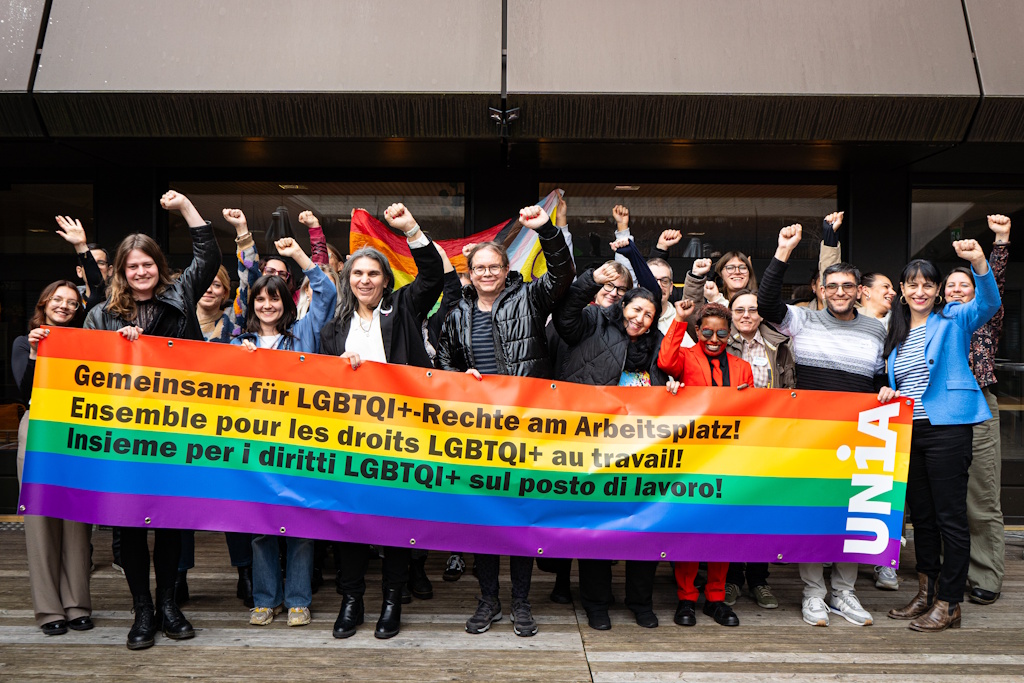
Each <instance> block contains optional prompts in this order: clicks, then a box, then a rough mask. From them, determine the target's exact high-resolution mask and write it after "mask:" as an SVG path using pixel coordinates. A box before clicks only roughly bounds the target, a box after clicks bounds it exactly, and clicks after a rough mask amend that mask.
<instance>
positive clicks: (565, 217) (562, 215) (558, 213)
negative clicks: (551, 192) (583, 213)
mask: <svg viewBox="0 0 1024 683" xmlns="http://www.w3.org/2000/svg"><path fill="white" fill-rule="evenodd" d="M566 211H568V207H567V206H566V204H565V195H559V196H558V205H557V206H556V207H555V225H557V226H558V227H559V228H564V227H566V226H567V225H569V214H568V213H566Z"/></svg>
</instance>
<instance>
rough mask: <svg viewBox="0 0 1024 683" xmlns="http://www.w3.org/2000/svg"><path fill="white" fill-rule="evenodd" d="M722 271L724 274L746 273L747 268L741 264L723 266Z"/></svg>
mask: <svg viewBox="0 0 1024 683" xmlns="http://www.w3.org/2000/svg"><path fill="white" fill-rule="evenodd" d="M722 270H723V271H725V272H726V273H745V272H747V267H746V266H745V265H743V264H742V263H741V264H739V265H735V264H733V265H731V266H725V267H723V268H722Z"/></svg>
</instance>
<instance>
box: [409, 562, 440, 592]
mask: <svg viewBox="0 0 1024 683" xmlns="http://www.w3.org/2000/svg"><path fill="white" fill-rule="evenodd" d="M426 564H427V556H426V555H424V556H423V557H414V558H413V559H412V561H411V562H409V592H410V593H412V594H413V597H415V598H419V599H420V600H430V599H431V598H432V597H434V586H433V585H431V583H430V579H429V578H428V577H427V569H426Z"/></svg>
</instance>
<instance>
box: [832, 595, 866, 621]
mask: <svg viewBox="0 0 1024 683" xmlns="http://www.w3.org/2000/svg"><path fill="white" fill-rule="evenodd" d="M831 602H832V611H833V612H835V613H836V614H838V615H840V616H842V617H843V618H844V619H846V620H847V621H848V622H850V623H851V624H856V625H857V626H870V625H871V624H872V623H873V622H872V619H871V613H870V612H868V611H867V610H866V609H864V608H863V607H861V604H860V600H858V599H857V595H856V594H855V593H854V592H853V591H832V600H831Z"/></svg>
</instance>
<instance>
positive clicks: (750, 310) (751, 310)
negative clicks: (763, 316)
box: [732, 306, 757, 315]
mask: <svg viewBox="0 0 1024 683" xmlns="http://www.w3.org/2000/svg"><path fill="white" fill-rule="evenodd" d="M744 313H749V314H750V315H757V306H751V307H750V308H743V307H741V306H737V307H736V308H734V309H732V314H733V315H743V314H744Z"/></svg>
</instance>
